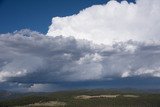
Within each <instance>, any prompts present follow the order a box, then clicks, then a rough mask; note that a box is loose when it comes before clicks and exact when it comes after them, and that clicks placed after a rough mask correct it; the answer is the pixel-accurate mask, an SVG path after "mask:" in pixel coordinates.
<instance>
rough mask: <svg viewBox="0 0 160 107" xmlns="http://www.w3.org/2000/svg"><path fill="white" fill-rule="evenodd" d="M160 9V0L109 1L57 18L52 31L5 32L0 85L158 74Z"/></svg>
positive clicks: (27, 86)
mask: <svg viewBox="0 0 160 107" xmlns="http://www.w3.org/2000/svg"><path fill="white" fill-rule="evenodd" d="M159 10H160V1H159V0H152V1H149V0H137V1H136V3H135V4H133V3H127V2H126V1H122V2H121V3H118V2H116V1H110V2H108V3H107V4H104V5H96V6H92V7H89V8H87V9H84V10H82V11H81V12H80V13H79V14H77V15H73V16H67V17H56V18H53V20H52V22H53V23H52V25H51V26H50V29H49V31H48V33H47V35H48V36H46V35H44V34H41V33H39V32H35V31H30V30H26V29H25V30H21V31H16V32H14V33H7V34H0V88H1V89H2V88H3V89H6V88H7V87H12V88H10V89H13V88H14V89H15V90H28V91H36V90H38V91H40V90H45V89H46V88H47V89H48V90H52V89H53V88H54V89H58V90H59V89H62V87H60V86H59V85H60V84H63V89H66V88H67V87H69V86H65V84H64V83H66V82H71V83H74V85H75V84H76V83H75V82H85V83H87V82H88V81H100V82H103V81H106V80H116V79H117V78H118V79H119V78H120V79H125V78H127V77H128V78H129V77H133V78H136V77H140V78H141V77H142V78H143V77H149V78H150V77H151V78H155V77H158V78H159V77H160V60H159V58H160V41H159V40H160V36H159V35H160V33H159V29H160V18H159V17H160V13H159ZM60 35H62V36H60ZM101 43H102V44H101ZM134 81H135V80H134ZM148 81H149V80H148ZM148 81H147V82H148ZM156 81H159V79H158V80H157V79H156ZM151 84H152V83H151ZM157 84H159V82H158V83H157ZM76 86H77V85H76ZM71 87H72V86H71ZM48 90H46V91H48Z"/></svg>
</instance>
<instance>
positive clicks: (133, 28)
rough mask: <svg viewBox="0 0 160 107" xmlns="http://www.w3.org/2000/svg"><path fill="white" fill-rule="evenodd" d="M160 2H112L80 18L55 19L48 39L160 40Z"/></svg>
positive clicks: (156, 0)
mask: <svg viewBox="0 0 160 107" xmlns="http://www.w3.org/2000/svg"><path fill="white" fill-rule="evenodd" d="M159 10H160V1H159V0H136V3H135V4H134V3H128V2H127V1H122V2H121V3H119V2H117V1H115V0H111V1H109V2H108V3H107V4H104V5H94V6H92V7H89V8H86V9H84V10H82V11H80V12H79V13H78V14H74V15H72V16H66V17H53V19H52V24H51V26H50V27H49V31H48V33H47V35H49V36H54V37H55V36H58V35H63V36H66V37H69V36H74V37H75V38H78V39H87V40H91V41H93V42H94V43H98V44H100V43H103V44H112V43H113V42H115V41H116V42H121V41H123V42H126V41H128V40H130V39H131V40H134V41H151V40H157V39H158V40H159V39H160V36H159V35H160V32H159V29H160V18H159V17H160V12H159Z"/></svg>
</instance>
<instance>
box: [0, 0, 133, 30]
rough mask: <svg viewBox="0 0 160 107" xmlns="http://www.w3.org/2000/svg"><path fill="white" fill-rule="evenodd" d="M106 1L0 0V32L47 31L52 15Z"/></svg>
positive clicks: (105, 0) (77, 10)
mask: <svg viewBox="0 0 160 107" xmlns="http://www.w3.org/2000/svg"><path fill="white" fill-rule="evenodd" d="M107 1H109V0H70V1H66V0H14V1H13V0H0V25H1V27H0V33H7V32H13V31H15V30H21V29H31V30H36V31H39V32H42V33H47V31H48V26H49V25H50V24H51V19H52V17H56V16H59V17H62V16H69V15H73V14H77V13H78V12H79V11H80V10H82V9H84V8H86V7H90V6H92V5H96V4H105V3H107ZM119 1H121V0H119ZM128 1H129V2H134V0H128Z"/></svg>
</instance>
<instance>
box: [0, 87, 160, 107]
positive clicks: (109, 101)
mask: <svg viewBox="0 0 160 107" xmlns="http://www.w3.org/2000/svg"><path fill="white" fill-rule="evenodd" d="M0 94H1V95H0V107H160V93H159V92H155V90H152V91H135V90H130V91H128V90H76V91H61V92H46V93H13V92H7V91H3V92H1V93H0Z"/></svg>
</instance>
